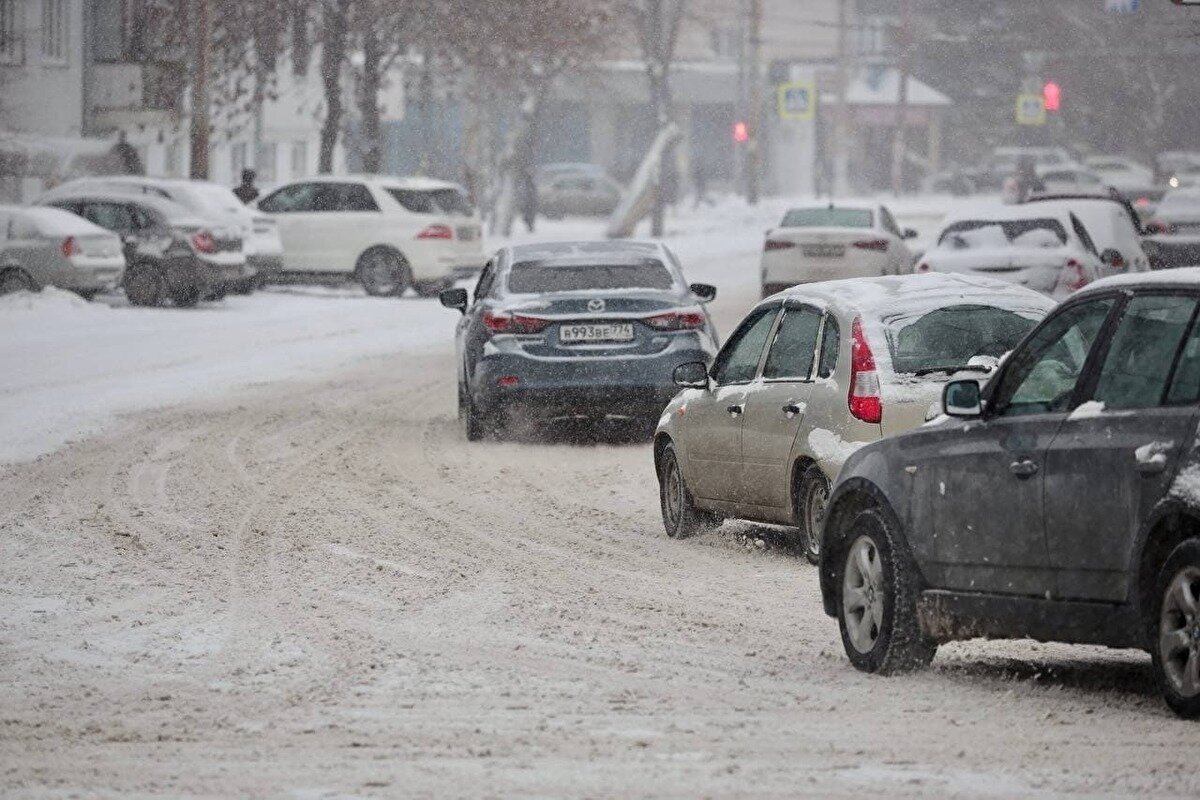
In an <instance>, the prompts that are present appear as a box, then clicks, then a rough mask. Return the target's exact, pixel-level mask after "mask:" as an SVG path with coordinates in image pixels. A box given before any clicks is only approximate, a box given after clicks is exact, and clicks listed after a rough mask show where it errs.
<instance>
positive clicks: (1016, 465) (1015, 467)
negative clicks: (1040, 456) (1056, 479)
mask: <svg viewBox="0 0 1200 800" xmlns="http://www.w3.org/2000/svg"><path fill="white" fill-rule="evenodd" d="M1008 471H1009V472H1011V473H1012V474H1013V475H1016V476H1017V477H1018V478H1031V477H1033V476H1034V475H1036V474H1037V471H1038V465H1037V464H1035V463H1033V462H1032V461H1030V460H1029V459H1028V458H1026V459H1023V460H1021V461H1014V462H1013V463H1011V464H1009V465H1008Z"/></svg>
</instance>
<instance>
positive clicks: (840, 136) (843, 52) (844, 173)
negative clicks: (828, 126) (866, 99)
mask: <svg viewBox="0 0 1200 800" xmlns="http://www.w3.org/2000/svg"><path fill="white" fill-rule="evenodd" d="M849 3H850V0H838V45H837V98H838V102H837V113H836V115H835V116H834V121H833V147H832V148H831V150H832V151H833V170H832V172H833V190H832V191H831V192H830V194H831V195H836V196H839V197H844V196H846V195H847V194H849V193H850V186H849V166H850V156H849V154H848V153H847V150H846V147H847V145H848V144H849V141H848V140H849V138H850V108H849V107H848V106H847V105H846V95H847V90H848V88H849V84H850V52H849V51H850V48H849V45H848V44H847V42H846V39H847V34H848V29H849V27H850V22H849V19H848V17H849V9H848V6H849Z"/></svg>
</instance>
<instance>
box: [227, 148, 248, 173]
mask: <svg viewBox="0 0 1200 800" xmlns="http://www.w3.org/2000/svg"><path fill="white" fill-rule="evenodd" d="M248 149H249V148H247V147H246V143H245V142H234V143H233V145H232V146H231V147H230V148H229V166H230V169H231V170H232V171H233V177H232V180H234V181H240V180H241V179H242V170H244V169H245V168H246V167H248V166H250V164H249V163H248V162H247V161H246V154H247V151H248Z"/></svg>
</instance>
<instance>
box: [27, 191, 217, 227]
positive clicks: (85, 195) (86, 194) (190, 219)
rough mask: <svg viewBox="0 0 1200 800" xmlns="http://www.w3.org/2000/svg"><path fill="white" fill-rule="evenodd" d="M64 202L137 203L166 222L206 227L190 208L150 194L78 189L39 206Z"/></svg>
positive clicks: (205, 221)
mask: <svg viewBox="0 0 1200 800" xmlns="http://www.w3.org/2000/svg"><path fill="white" fill-rule="evenodd" d="M64 200H92V201H99V202H105V201H108V202H113V203H137V204H139V205H143V206H149V207H150V208H153V209H155V210H156V211H158V212H160V213H161V214H163V215H165V216H166V217H167V219H168V220H170V221H171V222H172V223H174V224H183V225H191V224H195V225H206V224H208V222H207V220H205V219H203V218H202V217H198V216H196V212H194V211H192V210H191V209H190V208H186V207H185V206H181V205H179V203H176V202H174V201H172V200H167V199H166V198H165V197H156V196H154V195H152V194H133V193H131V192H129V191H128V190H126V191H119V190H111V189H108V188H106V187H105V188H97V189H80V190H79V191H78V192H64V193H63V194H56V195H54V197H53V198H51V199H49V200H43V201H40V204H43V205H44V204H46V203H50V202H61V201H64Z"/></svg>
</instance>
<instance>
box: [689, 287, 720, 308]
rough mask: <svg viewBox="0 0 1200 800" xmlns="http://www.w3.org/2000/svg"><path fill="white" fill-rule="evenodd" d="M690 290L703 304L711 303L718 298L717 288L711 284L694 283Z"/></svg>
mask: <svg viewBox="0 0 1200 800" xmlns="http://www.w3.org/2000/svg"><path fill="white" fill-rule="evenodd" d="M688 288H689V289H691V291H692V294H694V295H696V298H697V299H698V300H699V301H700V302H701V303H711V302H712V301H713V300H715V299H716V297H717V287H715V286H713V285H712V284H709V283H693V284H692V285H691V286H689V287H688Z"/></svg>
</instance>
